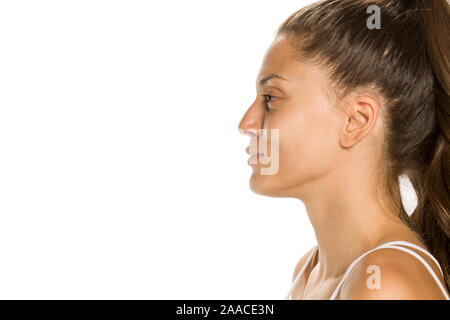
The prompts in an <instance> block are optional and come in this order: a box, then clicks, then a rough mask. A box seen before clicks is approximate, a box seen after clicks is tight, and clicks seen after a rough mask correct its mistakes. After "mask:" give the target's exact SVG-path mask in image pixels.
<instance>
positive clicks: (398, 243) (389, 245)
mask: <svg viewBox="0 0 450 320" xmlns="http://www.w3.org/2000/svg"><path fill="white" fill-rule="evenodd" d="M401 245H403V246H406V247H412V248H415V249H417V250H419V251H421V252H423V253H425V254H427V255H428V256H429V257H430V258H431V259H432V260H433V261H434V262H435V263H436V265H437V266H438V268H439V270H440V271H441V274H442V276H443V273H442V269H441V266H440V265H439V262H438V261H437V260H436V258H435V257H433V255H432V254H431V253H429V252H428V251H426V250H424V249H423V248H421V247H419V246H418V245H415V244H413V243H410V242H407V241H390V242H386V243H383V244H381V245H379V246H378V247H376V248H374V249H372V250H369V251H367V252H365V253H363V254H362V255H360V256H359V257H358V258H357V259H356V260H355V261H353V262H352V263H351V264H350V265H349V266H348V268H347V270H346V271H345V273H344V276H343V277H342V279H341V281H340V282H339V284H338V285H337V287H336V289H335V290H334V292H333V293H332V294H331V297H330V300H334V299H336V296H337V295H338V293H339V290H340V289H341V287H342V285H343V284H344V281H345V279H346V278H347V277H348V275H349V274H350V272H351V271H352V269H353V267H354V266H355V265H356V264H357V263H358V262H359V261H360V260H361V259H362V258H364V257H365V256H366V255H368V254H369V253H371V252H373V251H375V250H379V249H383V248H391V249H398V250H401V251H404V252H407V253H409V254H411V255H412V256H414V257H415V258H417V259H418V260H419V261H420V262H422V264H423V265H424V266H425V268H427V270H428V271H429V272H430V273H431V275H432V276H433V278H434V280H435V281H436V283H437V285H438V286H439V288H440V289H441V290H442V293H443V294H444V296H445V298H446V299H447V300H450V296H449V294H448V293H447V291H446V290H445V287H444V285H443V284H442V283H441V281H440V280H439V278H438V277H437V275H436V274H435V273H434V271H433V269H432V268H431V267H430V265H429V264H428V263H427V262H426V260H425V259H423V258H422V257H421V256H420V255H419V254H417V253H416V252H414V251H413V250H411V249H407V248H404V247H402V246H401ZM317 249H318V246H317V245H316V246H315V247H314V250H313V251H312V252H311V254H310V255H309V257H308V258H307V259H306V261H305V263H304V265H303V267H302V268H301V270H300V271H299V273H298V274H297V276H296V277H295V279H294V281H293V283H292V285H291V288H290V290H289V292H288V294H287V296H286V298H285V300H291V298H292V291H293V290H294V287H295V285H296V284H297V283H298V281H299V280H300V278H301V276H302V274H303V273H304V271H305V270H306V268H307V267H308V265H309V264H310V262H311V260H312V258H313V257H314V254H315V253H316V251H317Z"/></svg>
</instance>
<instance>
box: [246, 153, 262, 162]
mask: <svg viewBox="0 0 450 320" xmlns="http://www.w3.org/2000/svg"><path fill="white" fill-rule="evenodd" d="M262 156H263V154H262V153H261V154H257V155H256V154H255V155H253V156H251V157H250V158H248V161H247V163H248V164H249V165H256V161H257V160H258V158H260V157H262ZM250 162H251V163H250Z"/></svg>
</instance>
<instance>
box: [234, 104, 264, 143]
mask: <svg viewBox="0 0 450 320" xmlns="http://www.w3.org/2000/svg"><path fill="white" fill-rule="evenodd" d="M263 122H264V110H262V108H258V106H257V105H256V102H255V103H253V104H252V105H251V106H250V107H249V108H248V110H247V111H246V112H245V114H244V116H243V117H242V119H241V122H239V132H240V133H241V134H244V135H248V136H250V137H254V136H257V135H258V133H259V130H260V129H261V128H262V125H263Z"/></svg>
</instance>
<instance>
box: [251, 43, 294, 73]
mask: <svg viewBox="0 0 450 320" xmlns="http://www.w3.org/2000/svg"><path fill="white" fill-rule="evenodd" d="M296 54H297V51H296V49H295V47H294V46H293V45H292V44H291V43H290V42H289V41H288V40H287V39H286V38H284V37H277V38H275V39H274V41H273V42H272V44H271V45H270V46H269V48H268V50H267V52H266V54H265V55H264V58H263V62H262V64H261V68H260V71H259V75H258V79H259V78H261V77H264V76H266V75H268V74H271V73H276V74H280V75H294V74H295V73H296V72H298V71H299V69H300V68H301V67H302V64H301V63H300V62H299V61H297V60H296Z"/></svg>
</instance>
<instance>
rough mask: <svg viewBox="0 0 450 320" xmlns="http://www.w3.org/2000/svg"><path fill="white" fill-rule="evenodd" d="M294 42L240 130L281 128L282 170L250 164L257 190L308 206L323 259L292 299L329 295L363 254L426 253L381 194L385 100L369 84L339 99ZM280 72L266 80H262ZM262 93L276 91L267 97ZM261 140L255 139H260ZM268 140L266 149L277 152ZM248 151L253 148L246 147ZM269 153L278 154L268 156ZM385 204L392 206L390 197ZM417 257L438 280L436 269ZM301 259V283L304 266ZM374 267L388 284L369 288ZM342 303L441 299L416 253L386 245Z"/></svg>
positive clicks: (283, 50)
mask: <svg viewBox="0 0 450 320" xmlns="http://www.w3.org/2000/svg"><path fill="white" fill-rule="evenodd" d="M295 54H296V49H295V47H294V46H292V44H291V42H290V41H289V40H288V39H286V38H284V37H281V36H278V37H277V38H276V39H275V40H274V41H273V43H272V45H271V46H270V47H269V49H268V51H267V53H266V55H265V57H264V60H263V63H262V66H261V69H260V72H259V74H258V77H257V97H256V99H255V101H254V103H253V104H252V105H251V106H250V107H249V109H248V110H247V112H246V113H245V115H244V116H243V118H242V120H241V122H240V123H239V129H240V130H244V131H251V130H255V131H256V132H257V133H256V136H259V131H258V130H260V129H267V130H268V131H269V132H270V129H279V146H278V152H279V169H278V172H277V173H276V174H273V175H262V174H260V170H259V169H260V168H261V167H263V166H264V165H263V164H261V163H260V162H258V163H257V164H252V165H251V167H252V169H253V172H252V176H251V178H250V181H249V185H250V188H251V190H252V191H254V192H255V193H258V194H262V195H267V196H272V197H290V198H296V199H299V200H301V201H302V202H303V203H304V205H305V208H306V211H307V214H308V216H309V219H310V221H311V224H312V225H313V228H314V231H315V235H316V239H317V244H318V246H319V251H318V255H317V256H316V258H315V259H314V261H313V263H312V264H311V266H312V267H311V268H308V269H307V270H306V272H305V274H304V275H303V277H302V279H301V281H300V282H299V283H298V286H297V287H296V288H295V289H294V292H293V299H328V298H329V297H330V295H331V294H332V292H333V291H334V289H335V288H336V286H337V284H338V282H339V281H340V279H341V277H342V276H343V273H344V272H345V270H346V269H347V267H348V266H349V265H350V263H351V262H352V261H353V260H355V259H356V258H357V257H358V256H359V255H361V254H362V253H364V252H365V251H368V250H370V249H372V248H374V247H376V246H377V245H379V244H382V243H384V242H387V241H394V240H404V241H409V242H412V243H414V244H417V245H419V246H421V247H422V248H424V249H425V246H424V245H423V244H422V243H421V242H420V241H419V240H418V238H417V236H416V235H415V233H414V232H413V231H411V230H410V229H409V228H408V227H407V226H405V225H404V224H403V223H402V222H401V221H400V220H399V218H398V215H397V213H396V212H394V211H393V210H390V209H389V208H390V207H389V206H385V205H383V203H389V199H381V202H380V201H379V198H377V197H376V196H375V194H376V191H377V188H379V185H378V184H377V182H376V181H377V180H376V177H375V175H374V174H373V173H374V172H376V160H378V159H380V155H381V146H382V144H383V136H384V131H383V116H382V111H383V105H384V102H383V99H382V97H380V96H379V95H378V94H377V93H376V91H374V90H371V89H370V88H365V89H361V90H358V92H354V93H351V94H350V95H349V96H347V97H344V99H343V100H341V99H337V98H336V97H335V95H334V93H333V92H334V91H333V89H332V87H331V85H332V83H331V80H330V79H329V76H328V72H327V70H326V69H324V68H323V67H320V66H314V65H312V64H311V63H308V62H307V61H298V60H297V59H296V58H295ZM274 74H275V75H277V76H279V77H281V78H282V79H280V78H278V77H273V78H271V79H270V80H268V81H266V82H265V83H263V84H260V83H259V80H260V79H263V78H266V77H267V76H268V75H274ZM263 95H270V96H269V97H268V96H263ZM256 136H254V137H253V138H252V139H257V137H256ZM270 142H271V141H270V134H269V135H268V141H267V145H268V149H269V150H270ZM247 152H248V150H247ZM269 156H270V155H269ZM384 200H386V201H384ZM415 251H416V252H418V253H419V254H420V255H421V256H422V257H423V258H424V259H425V260H426V261H427V262H428V263H429V264H430V265H431V266H432V267H433V269H434V270H435V272H436V274H438V275H439V277H440V280H441V281H442V282H443V279H442V277H441V276H440V272H439V270H438V268H437V266H436V265H435V264H434V263H433V262H432V260H431V259H430V258H429V257H428V256H426V255H425V254H423V253H421V252H419V251H417V250H415ZM308 254H309V252H308V253H306V254H305V256H304V257H303V258H302V259H300V261H299V262H298V264H297V266H296V268H295V270H294V278H295V276H296V274H297V272H298V271H299V269H300V268H301V266H302V265H303V264H304V260H305V259H306V256H307V255H308ZM369 265H378V266H380V269H381V288H380V289H377V290H373V289H372V290H370V289H368V288H367V286H366V280H367V277H368V276H369V275H368V274H367V273H366V270H367V267H368V266H369ZM337 298H338V299H443V298H445V296H444V295H443V294H442V292H441V290H440V289H439V287H438V286H437V284H436V282H435V281H434V280H433V278H432V277H431V275H430V274H429V272H428V271H427V270H426V269H425V267H424V266H423V265H422V264H421V263H420V262H419V261H418V260H417V259H416V258H414V257H412V256H411V255H409V254H407V253H404V252H402V251H399V250H395V249H383V250H379V251H375V252H373V253H371V254H369V255H367V256H366V257H365V258H364V259H362V260H361V261H360V263H359V264H358V265H357V267H356V268H355V269H354V271H353V272H352V273H351V274H350V277H349V278H348V279H347V280H346V281H345V283H344V286H343V287H342V289H341V291H340V294H339V296H338V297H337Z"/></svg>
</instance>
